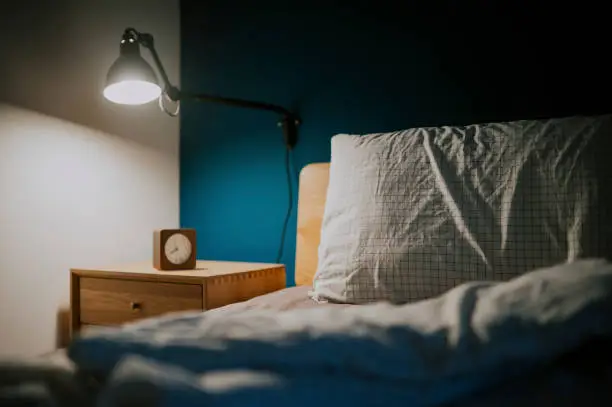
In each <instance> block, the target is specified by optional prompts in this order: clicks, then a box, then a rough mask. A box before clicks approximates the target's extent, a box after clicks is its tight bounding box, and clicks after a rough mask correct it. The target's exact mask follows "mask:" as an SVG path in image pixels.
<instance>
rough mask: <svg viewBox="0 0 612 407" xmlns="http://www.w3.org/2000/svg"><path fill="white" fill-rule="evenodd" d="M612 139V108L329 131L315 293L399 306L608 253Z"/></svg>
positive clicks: (328, 297)
mask: <svg viewBox="0 0 612 407" xmlns="http://www.w3.org/2000/svg"><path fill="white" fill-rule="evenodd" d="M609 139H612V122H611V116H610V115H605V116H594V117H582V116H580V117H578V116H576V117H568V118H561V119H550V120H522V121H515V122H506V123H487V124H479V125H470V126H445V127H429V128H414V129H409V130H405V131H398V132H393V133H377V134H368V135H363V136H358V135H347V134H339V135H336V136H334V137H333V138H332V141H331V149H332V156H331V164H330V179H329V187H328V194H327V201H326V206H325V213H324V217H323V224H322V229H321V242H320V246H319V262H318V268H317V272H316V275H315V278H314V283H313V291H312V293H311V295H312V297H313V298H314V299H315V300H318V301H334V302H342V303H356V304H359V303H368V302H375V301H390V302H394V303H404V302H410V301H416V300H421V299H425V298H429V297H432V296H436V295H439V294H441V293H443V292H445V291H447V290H448V289H450V288H452V287H454V286H457V285H459V284H461V283H463V282H466V281H473V280H491V281H500V280H508V279H510V278H512V277H515V276H517V275H520V274H523V273H525V272H527V271H530V270H532V269H534V268H537V267H546V266H551V265H553V264H557V263H561V262H570V261H573V260H575V259H577V258H579V257H585V255H589V256H599V257H607V256H605V254H607V253H602V252H606V250H605V249H604V246H605V241H609V237H610V223H611V222H609V221H608V218H607V217H606V216H605V215H606V214H605V212H606V211H605V209H602V208H605V207H606V205H607V204H605V202H608V203H610V202H611V201H612V200H610V199H609V198H607V199H603V198H604V196H602V193H601V192H602V191H603V190H605V189H606V188H598V186H599V185H601V184H602V183H605V182H610V181H612V177H611V176H610V172H609V170H608V166H606V165H605V163H606V162H607V161H610V160H609V159H608V158H607V155H609V153H610V152H612V150H611V149H609V146H610V143H609V141H608V140H609ZM606 149H607V151H606ZM604 152H605V153H604ZM598 192H599V193H598ZM603 195H606V197H607V195H610V194H607V193H604V194H603ZM602 199H603V202H604V203H603V204H602ZM602 205H603V206H602ZM607 207H610V206H607ZM604 218H605V219H604ZM602 239H603V240H602Z"/></svg>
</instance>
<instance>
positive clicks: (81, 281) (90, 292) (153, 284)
mask: <svg viewBox="0 0 612 407" xmlns="http://www.w3.org/2000/svg"><path fill="white" fill-rule="evenodd" d="M285 280H286V273H285V266H283V265H281V264H267V263H245V262H223V261H219V262H217V261H198V263H197V269H195V270H180V271H170V272H169V271H159V270H157V269H155V268H154V267H153V265H152V262H151V261H145V262H139V263H131V264H127V265H122V266H117V267H107V268H98V269H72V270H71V273H70V281H71V334H70V337H71V338H73V337H74V335H75V334H77V333H78V331H79V330H81V329H82V328H83V327H85V326H98V325H101V326H104V325H117V324H122V323H125V322H130V321H133V320H136V319H141V318H147V317H152V316H157V315H161V314H165V313H168V312H174V311H186V310H207V309H212V308H218V307H221V306H223V305H227V304H231V303H235V302H239V301H246V300H249V299H251V298H253V297H256V296H259V295H264V294H267V293H270V292H273V291H277V290H280V289H283V288H285V287H286V281H285ZM132 304H137V306H136V307H135V308H136V309H134V306H133V305H132Z"/></svg>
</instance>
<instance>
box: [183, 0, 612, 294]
mask: <svg viewBox="0 0 612 407" xmlns="http://www.w3.org/2000/svg"><path fill="white" fill-rule="evenodd" d="M202 3H205V4H206V5H205V6H203V5H202ZM315 3H316V2H312V1H311V2H306V1H290V2H287V1H272V0H261V1H258V2H253V1H250V2H247V1H235V0H208V1H206V2H200V1H183V3H182V5H181V8H182V10H181V11H182V13H181V14H182V16H181V18H182V22H181V24H182V50H181V53H182V68H181V69H182V79H181V82H182V88H183V89H185V90H189V91H206V92H208V93H217V94H222V95H224V96H233V97H241V98H247V99H254V100H261V101H267V102H271V103H277V104H281V105H284V106H287V107H290V108H292V109H295V110H297V111H298V112H299V114H300V115H301V117H302V118H303V125H302V127H301V128H300V139H299V142H298V145H297V148H296V149H295V152H294V154H295V164H296V167H297V169H298V170H299V169H300V168H301V167H302V166H304V165H306V164H308V163H311V162H317V161H329V154H330V148H329V140H330V137H331V136H332V135H334V134H336V133H339V132H349V133H367V132H381V131H389V130H397V129H403V128H408V127H413V126H423V125H441V124H468V123H472V122H481V121H489V120H506V119H515V118H527V117H544V116H560V115H565V114H573V113H580V112H593V111H600V110H602V103H601V101H600V100H599V99H597V98H593V96H591V94H592V93H593V92H595V93H596V94H599V95H605V94H606V93H608V92H609V91H610V86H609V81H608V82H605V83H604V82H602V81H601V79H602V78H607V77H608V76H609V74H608V72H610V71H611V70H610V68H611V66H610V63H609V62H604V61H605V60H606V58H603V57H601V56H600V57H597V56H596V54H595V53H594V52H593V51H594V50H596V49H598V47H599V46H600V45H601V41H600V42H598V41H595V40H593V39H597V38H607V37H605V36H604V35H603V34H604V31H603V30H604V28H605V27H606V25H605V24H604V25H602V26H601V28H599V29H600V30H602V32H601V33H600V32H597V31H596V30H597V29H598V28H597V27H600V26H599V25H597V24H590V25H589V27H588V29H582V30H581V31H579V33H580V37H578V36H577V34H576V32H569V33H568V32H567V30H566V29H564V28H566V27H567V25H566V21H565V20H564V19H563V18H556V19H550V18H549V19H547V20H546V21H548V24H549V25H548V29H545V30H543V33H541V32H540V29H541V28H542V24H541V23H540V22H538V23H535V22H534V21H535V20H537V19H538V17H539V15H538V14H537V13H536V12H535V11H534V10H531V12H530V13H529V15H524V13H523V12H522V11H521V10H522V9H521V8H517V11H516V12H515V13H513V12H511V11H510V10H498V9H496V8H494V7H493V6H490V7H488V8H486V7H484V6H483V5H478V7H468V6H466V5H464V6H462V7H461V8H459V7H458V6H449V5H446V6H444V7H441V6H440V4H437V5H436V4H432V2H415V3H423V4H418V5H413V6H411V7H410V8H408V9H400V8H399V6H391V4H393V3H392V2H388V4H385V3H387V2H385V1H382V2H381V1H378V2H373V1H369V2H367V1H361V2H359V1H354V2H349V3H347V4H351V5H352V6H351V7H350V8H347V7H344V6H343V5H342V2H337V3H334V2H333V1H328V2H325V3H321V4H325V7H323V8H321V7H315ZM397 3H408V2H397ZM439 3H446V2H439ZM448 3H449V4H452V3H461V2H448ZM476 3H481V2H476ZM482 3H485V2H482ZM489 3H495V2H489ZM381 4H385V6H384V7H383V6H381ZM465 4H467V3H465ZM255 6H256V7H255ZM404 7H406V5H405V4H404ZM576 13H577V11H576V10H571V13H570V12H568V14H566V16H565V17H566V18H567V17H569V16H572V17H573V18H574V17H576ZM544 15H548V14H545V13H543V14H542V16H544ZM595 15H596V13H595ZM532 20H534V21H532ZM516 27H520V30H518V31H517V29H516ZM562 28H563V29H564V30H561V29H562ZM600 54H601V53H600ZM580 55H587V56H588V58H590V59H589V64H588V65H589V68H588V69H587V70H586V71H585V68H584V66H585V63H584V58H578V56H580ZM593 58H595V60H593ZM591 62H593V63H591ZM600 99H601V98H600ZM182 109H183V110H182V117H181V194H180V199H181V224H182V226H185V227H195V228H196V229H197V232H198V239H199V240H198V254H199V257H200V258H209V259H222V260H244V261H261V262H273V261H274V260H275V257H276V252H277V249H278V245H279V238H280V232H281V227H282V222H283V218H284V215H285V211H286V208H287V190H286V180H285V173H284V168H283V154H284V147H283V143H282V136H281V132H280V131H279V129H278V128H277V127H276V117H275V115H274V114H271V113H267V112H261V111H249V110H242V109H239V108H233V107H226V106H217V105H211V104H196V103H190V102H185V103H183V106H182ZM604 110H605V108H604ZM286 242H287V243H286V250H285V255H284V257H283V260H282V261H283V262H284V263H286V264H287V265H288V274H289V275H290V277H289V283H290V284H292V283H293V263H294V253H295V211H294V213H293V216H292V218H291V222H290V227H289V230H288V232H287V240H286Z"/></svg>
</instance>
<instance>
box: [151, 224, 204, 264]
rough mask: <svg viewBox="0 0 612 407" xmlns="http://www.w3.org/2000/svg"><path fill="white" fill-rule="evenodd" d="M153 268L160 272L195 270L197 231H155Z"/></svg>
mask: <svg viewBox="0 0 612 407" xmlns="http://www.w3.org/2000/svg"><path fill="white" fill-rule="evenodd" d="M153 267H155V268H156V269H158V270H193V269H195V268H196V231H195V229H160V230H156V231H154V232H153Z"/></svg>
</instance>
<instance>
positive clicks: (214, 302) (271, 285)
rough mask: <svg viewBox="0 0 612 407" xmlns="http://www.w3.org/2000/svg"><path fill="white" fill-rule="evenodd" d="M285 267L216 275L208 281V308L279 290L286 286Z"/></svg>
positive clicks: (206, 300)
mask: <svg viewBox="0 0 612 407" xmlns="http://www.w3.org/2000/svg"><path fill="white" fill-rule="evenodd" d="M285 280H286V275H285V268H284V267H278V268H275V269H267V270H259V271H251V272H249V273H247V274H231V275H222V276H216V277H213V278H211V279H209V280H207V281H206V285H205V287H206V295H205V306H206V309H213V308H218V307H222V306H224V305H227V304H233V303H235V302H241V301H246V300H249V299H251V298H254V297H257V296H260V295H263V294H267V293H271V292H273V291H278V290H281V289H283V288H285V287H286V284H287V283H286V281H285Z"/></svg>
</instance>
